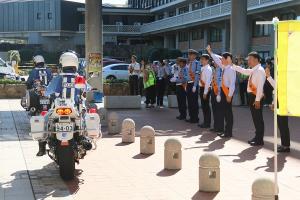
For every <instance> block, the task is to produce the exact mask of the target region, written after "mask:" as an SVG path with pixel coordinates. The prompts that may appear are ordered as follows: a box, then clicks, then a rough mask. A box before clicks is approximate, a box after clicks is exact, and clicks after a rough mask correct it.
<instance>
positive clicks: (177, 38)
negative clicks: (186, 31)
mask: <svg viewBox="0 0 300 200" xmlns="http://www.w3.org/2000/svg"><path fill="white" fill-rule="evenodd" d="M175 48H176V49H179V32H178V31H177V32H176V41H175Z"/></svg>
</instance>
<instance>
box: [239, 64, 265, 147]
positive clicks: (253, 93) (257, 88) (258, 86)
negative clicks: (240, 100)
mask: <svg viewBox="0 0 300 200" xmlns="http://www.w3.org/2000/svg"><path fill="white" fill-rule="evenodd" d="M233 68H234V69H235V70H236V71H238V72H240V73H242V74H245V75H248V76H249V79H248V86H247V92H248V94H249V95H248V96H249V104H250V111H251V115H252V119H253V122H254V126H255V130H256V131H255V137H254V138H253V139H252V140H250V141H248V143H249V144H250V145H252V146H257V145H263V144H264V141H263V137H264V130H265V125H264V119H263V110H262V109H263V90H264V84H265V81H266V73H265V70H264V68H263V67H262V66H261V64H258V65H256V66H255V67H253V68H252V69H244V68H242V67H240V66H234V67H233ZM255 102H260V108H259V109H256V108H255V105H254V104H255Z"/></svg>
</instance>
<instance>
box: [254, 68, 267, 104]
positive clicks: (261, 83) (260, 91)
mask: <svg viewBox="0 0 300 200" xmlns="http://www.w3.org/2000/svg"><path fill="white" fill-rule="evenodd" d="M257 76H258V77H257V78H258V80H257V81H258V85H257V88H256V98H255V101H260V100H261V99H262V97H263V93H264V85H265V81H266V74H265V73H264V71H262V72H260V73H259V74H258V75H257Z"/></svg>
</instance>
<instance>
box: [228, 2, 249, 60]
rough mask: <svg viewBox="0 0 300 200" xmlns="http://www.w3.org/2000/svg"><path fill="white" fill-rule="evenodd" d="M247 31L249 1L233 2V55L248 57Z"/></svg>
mask: <svg viewBox="0 0 300 200" xmlns="http://www.w3.org/2000/svg"><path fill="white" fill-rule="evenodd" d="M247 30H248V28H247V0H231V29H230V33H231V35H230V51H231V53H232V54H233V55H241V56H246V55H247V53H248V52H247V51H248V36H247V35H248V34H247Z"/></svg>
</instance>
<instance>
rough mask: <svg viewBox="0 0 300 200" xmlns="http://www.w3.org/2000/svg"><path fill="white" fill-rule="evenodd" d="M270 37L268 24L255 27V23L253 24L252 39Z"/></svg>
mask: <svg viewBox="0 0 300 200" xmlns="http://www.w3.org/2000/svg"><path fill="white" fill-rule="evenodd" d="M269 35H270V26H269V25H268V24H264V25H257V24H256V21H254V24H253V37H265V36H269Z"/></svg>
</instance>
